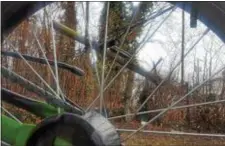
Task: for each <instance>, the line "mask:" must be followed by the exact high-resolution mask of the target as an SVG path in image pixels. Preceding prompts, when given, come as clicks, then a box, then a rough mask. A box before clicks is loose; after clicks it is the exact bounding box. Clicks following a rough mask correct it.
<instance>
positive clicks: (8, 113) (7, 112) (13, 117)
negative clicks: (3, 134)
mask: <svg viewBox="0 0 225 146" xmlns="http://www.w3.org/2000/svg"><path fill="white" fill-rule="evenodd" d="M1 109H2V110H3V111H4V112H6V114H7V115H9V116H10V117H11V118H12V119H14V120H15V121H17V122H18V123H20V124H23V122H21V121H20V120H19V119H18V118H17V117H15V116H14V115H13V114H12V113H10V112H9V111H8V110H7V109H5V108H4V107H2V106H1Z"/></svg>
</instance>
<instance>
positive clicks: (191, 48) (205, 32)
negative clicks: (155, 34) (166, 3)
mask: <svg viewBox="0 0 225 146" xmlns="http://www.w3.org/2000/svg"><path fill="white" fill-rule="evenodd" d="M208 32H209V28H207V29H206V30H205V31H204V33H203V34H202V36H200V37H199V39H198V40H197V41H196V42H195V43H194V44H193V46H191V47H190V49H189V50H188V51H187V52H186V53H185V54H184V56H183V58H185V57H186V56H187V55H188V54H189V53H190V52H191V51H192V50H193V49H194V48H195V46H196V45H197V44H198V43H199V42H200V41H201V40H202V38H203V37H204V36H205V35H206V34H207V33H208ZM180 63H181V60H179V62H178V63H177V64H176V65H175V66H174V67H173V68H172V70H171V71H170V73H169V74H168V76H167V77H166V78H165V79H164V80H162V81H161V82H160V84H159V85H158V86H157V87H156V88H155V89H154V90H153V91H152V93H151V94H150V95H149V96H148V97H147V98H146V100H145V101H144V102H143V103H142V104H141V106H140V107H139V108H138V110H137V111H136V112H138V111H140V110H141V109H142V107H143V106H144V105H145V104H146V103H147V102H148V100H149V99H150V98H151V97H152V96H153V95H154V94H155V92H156V91H157V90H158V89H159V88H160V87H161V86H162V85H163V84H164V82H165V81H166V80H167V79H168V78H169V77H170V76H171V74H172V73H173V72H174V70H175V69H176V68H177V67H178V66H179V65H180Z"/></svg>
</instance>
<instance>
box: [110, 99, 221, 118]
mask: <svg viewBox="0 0 225 146" xmlns="http://www.w3.org/2000/svg"><path fill="white" fill-rule="evenodd" d="M224 102H225V100H216V101H211V102H202V103H195V104H190V105H182V106H175V107H172V108H171V109H170V110H175V109H183V108H189V107H198V106H203V105H210V104H216V103H224ZM165 109H166V108H161V109H155V110H149V111H143V112H138V113H136V114H135V113H131V114H126V115H120V116H115V117H110V118H108V119H109V120H115V119H120V118H124V117H126V116H134V115H144V114H149V113H155V112H161V111H163V110H165Z"/></svg>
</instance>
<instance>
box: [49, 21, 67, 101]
mask: <svg viewBox="0 0 225 146" xmlns="http://www.w3.org/2000/svg"><path fill="white" fill-rule="evenodd" d="M51 34H52V48H53V56H54V65H55V79H56V80H55V82H56V93H57V95H58V96H59V95H60V94H59V93H60V86H59V75H58V64H57V55H56V44H55V35H54V28H53V20H52V21H51ZM59 97H60V96H59ZM62 100H63V101H65V98H64V96H62Z"/></svg>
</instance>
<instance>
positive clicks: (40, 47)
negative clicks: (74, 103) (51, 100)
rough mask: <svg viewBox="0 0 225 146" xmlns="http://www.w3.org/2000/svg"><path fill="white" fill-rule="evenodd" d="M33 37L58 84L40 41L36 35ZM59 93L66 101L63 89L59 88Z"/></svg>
mask: <svg viewBox="0 0 225 146" xmlns="http://www.w3.org/2000/svg"><path fill="white" fill-rule="evenodd" d="M33 36H34V38H35V40H36V42H37V44H38V48H39V49H40V50H41V53H42V55H43V58H44V59H45V61H46V63H47V66H48V68H49V70H50V72H51V74H52V77H53V79H54V80H55V82H56V83H57V79H56V76H55V74H54V72H53V69H52V67H51V65H50V64H49V61H48V58H47V56H46V55H45V52H44V49H43V47H42V46H41V43H40V41H39V39H38V38H37V35H36V33H33ZM59 91H60V94H61V96H62V97H64V99H65V98H66V96H65V94H64V93H63V92H62V89H61V88H59Z"/></svg>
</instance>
